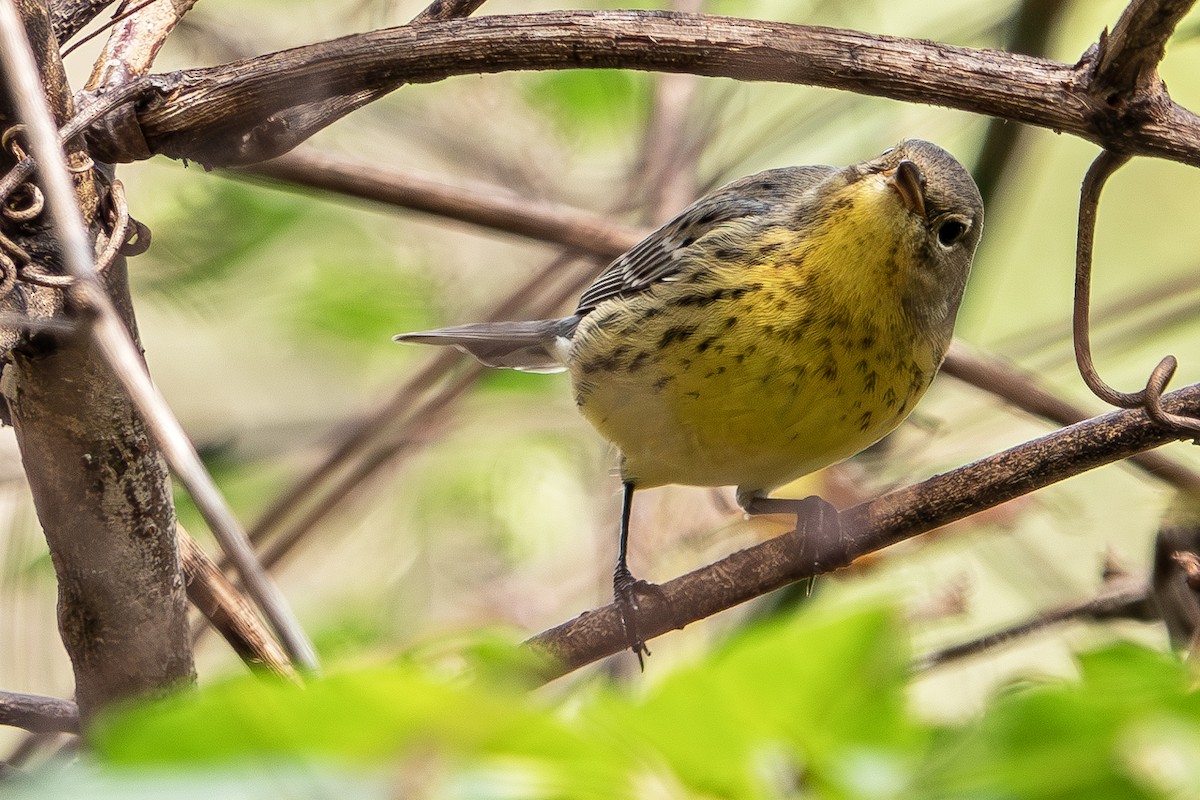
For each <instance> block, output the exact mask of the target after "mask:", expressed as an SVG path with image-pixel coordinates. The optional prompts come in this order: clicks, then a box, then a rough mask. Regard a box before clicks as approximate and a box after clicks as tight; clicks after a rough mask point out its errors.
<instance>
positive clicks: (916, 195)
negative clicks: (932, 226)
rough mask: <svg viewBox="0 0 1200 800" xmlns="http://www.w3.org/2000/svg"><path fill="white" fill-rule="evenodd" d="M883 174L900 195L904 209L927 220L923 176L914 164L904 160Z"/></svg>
mask: <svg viewBox="0 0 1200 800" xmlns="http://www.w3.org/2000/svg"><path fill="white" fill-rule="evenodd" d="M883 174H884V175H885V176H886V177H887V178H888V182H889V183H890V184H891V186H892V188H893V189H895V190H896V191H897V192H898V193H899V194H900V200H901V202H903V203H904V207H905V208H907V209H908V210H909V211H911V212H913V213H914V214H920V215H921V217H922V218H924V219H929V214H928V213H927V212H926V210H925V176H924V175H922V174H921V170H920V169H919V168H918V167H917V165H916V164H914V163H913V162H911V161H909V160H908V159H905V160H904V161H901V162H900V163H899V164H897V165H896V168H895V169H889V170H886V171H884V173H883Z"/></svg>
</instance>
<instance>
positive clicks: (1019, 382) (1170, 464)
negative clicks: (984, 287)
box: [942, 339, 1200, 490]
mask: <svg viewBox="0 0 1200 800" xmlns="http://www.w3.org/2000/svg"><path fill="white" fill-rule="evenodd" d="M942 372H944V373H945V374H947V375H950V376H952V377H954V378H957V379H958V380H960V381H963V382H964V383H968V384H970V385H971V386H974V387H976V388H978V389H982V390H983V391H985V392H988V393H990V394H992V395H995V396H996V397H999V398H1001V399H1003V400H1005V401H1006V402H1008V403H1010V404H1011V405H1012V406H1014V407H1015V408H1019V409H1021V410H1022V411H1024V412H1026V413H1028V414H1033V415H1034V416H1037V417H1041V418H1042V419H1046V420H1049V421H1051V422H1053V423H1055V424H1057V425H1073V424H1074V423H1076V422H1079V421H1081V420H1085V419H1087V418H1088V417H1089V416H1090V414H1089V413H1088V412H1087V411H1085V410H1084V409H1082V408H1080V407H1079V406H1076V405H1075V404H1074V403H1071V402H1069V401H1067V400H1064V399H1063V398H1062V397H1059V396H1058V395H1056V394H1054V393H1052V392H1049V391H1047V390H1046V389H1045V388H1044V387H1043V386H1041V384H1040V383H1038V381H1037V379H1036V378H1035V377H1034V376H1033V375H1030V374H1028V373H1026V372H1024V371H1022V370H1020V369H1018V368H1017V367H1015V366H1013V365H1012V364H1009V363H1008V362H1006V361H1003V360H1002V359H999V358H996V357H994V356H988V355H985V354H983V353H979V352H977V351H975V350H973V349H971V348H970V347H968V346H967V345H966V344H964V343H963V342H961V341H959V340H957V339H956V340H954V342H953V343H951V345H950V351H949V352H948V353H946V361H945V362H944V363H943V364H942ZM1126 460H1127V461H1128V462H1129V463H1130V464H1134V465H1136V466H1138V467H1140V468H1141V469H1143V470H1145V472H1146V473H1147V474H1148V475H1150V477H1152V478H1157V479H1158V480H1160V481H1162V482H1164V483H1167V484H1170V485H1171V486H1174V487H1176V488H1177V489H1183V490H1200V474H1197V473H1195V472H1193V471H1192V470H1191V469H1188V468H1187V467H1186V466H1184V465H1183V464H1180V463H1179V462H1178V461H1174V460H1172V459H1171V458H1168V457H1167V456H1166V455H1164V454H1162V453H1158V452H1154V451H1151V452H1147V453H1138V454H1137V455H1133V456H1130V457H1129V458H1128V459H1126Z"/></svg>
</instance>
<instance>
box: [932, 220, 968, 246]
mask: <svg viewBox="0 0 1200 800" xmlns="http://www.w3.org/2000/svg"><path fill="white" fill-rule="evenodd" d="M966 232H967V224H966V223H965V222H963V221H962V220H959V219H948V220H946V221H945V222H943V223H942V224H941V225H939V226H938V230H937V237H938V241H939V242H941V244H942V247H953V246H954V245H956V244H958V241H959V240H960V239H962V237H963V235H964V234H965V233H966Z"/></svg>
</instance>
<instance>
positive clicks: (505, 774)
mask: <svg viewBox="0 0 1200 800" xmlns="http://www.w3.org/2000/svg"><path fill="white" fill-rule="evenodd" d="M897 623H898V621H897V619H896V618H895V615H893V614H892V613H890V612H887V611H883V610H879V609H855V610H849V609H847V608H846V607H845V605H841V606H840V607H839V608H837V609H834V608H831V607H830V606H829V604H824V605H822V604H818V606H817V607H815V608H810V609H809V610H807V611H806V612H804V613H803V614H800V615H796V616H794V617H792V618H790V619H775V620H772V621H770V622H767V623H763V624H760V625H758V626H756V627H753V628H751V629H749V630H745V631H742V632H741V633H739V634H738V635H737V636H736V637H734V638H733V639H732V640H730V641H729V642H727V643H726V644H725V645H724V646H723V647H721V648H719V649H718V650H717V651H716V652H714V653H712V654H710V655H708V656H707V657H705V658H704V659H702V660H701V661H699V662H698V663H696V664H694V665H692V666H689V667H685V668H682V669H678V670H676V671H674V672H673V673H671V674H667V675H664V676H662V677H661V679H660V680H658V681H657V683H656V685H653V686H650V687H648V688H645V689H644V690H641V689H639V690H637V691H633V692H630V691H621V690H618V689H617V688H615V687H612V686H600V687H598V688H596V689H595V690H593V691H591V692H585V693H584V694H583V695H582V696H575V697H573V698H572V699H570V700H568V701H565V702H556V701H552V700H548V699H545V698H541V697H539V696H538V695H536V694H535V695H530V694H527V693H525V692H523V691H522V690H521V689H520V688H519V687H518V686H517V684H516V683H515V682H513V681H504V680H499V679H497V674H498V673H500V672H505V671H507V672H508V674H509V677H510V678H511V677H512V674H513V670H519V669H520V666H519V665H517V666H514V664H513V662H512V653H511V650H506V651H501V650H498V649H497V648H496V647H494V646H488V647H479V648H474V649H473V650H472V651H471V656H472V658H473V659H474V662H473V666H472V667H469V668H468V669H466V670H461V671H457V672H455V673H454V674H447V672H446V670H445V669H444V668H442V669H437V668H435V667H434V666H433V665H431V664H429V663H422V662H419V661H418V660H415V659H411V658H410V659H406V660H404V661H402V662H399V663H395V664H392V665H390V666H384V667H373V668H369V669H362V670H357V671H352V672H344V673H340V674H335V675H331V676H328V677H325V678H321V679H316V680H314V681H312V682H311V683H309V684H308V685H307V686H306V687H304V688H299V687H296V686H293V685H290V684H286V683H278V682H273V681H262V680H258V679H254V678H250V677H246V678H242V679H238V680H234V681H229V682H226V683H222V684H219V685H214V686H211V687H208V688H206V689H203V690H201V691H199V692H195V693H188V694H181V695H177V696H175V697H172V698H168V699H166V700H162V701H159V702H154V703H149V704H145V705H141V706H137V707H133V708H129V709H126V710H124V711H122V712H119V713H117V714H114V715H111V716H110V717H109V718H107V719H106V720H103V721H102V722H101V723H100V724H99V725H98V726H97V727H96V729H95V730H93V732H92V741H93V743H94V744H95V747H96V759H95V763H94V764H92V765H91V766H90V767H89V768H88V769H87V770H80V771H77V772H75V774H77V775H84V776H86V779H87V781H88V786H89V792H92V791H93V790H95V791H98V792H100V794H89V796H93V797H95V796H101V797H105V796H116V795H115V794H104V792H103V791H101V790H102V788H103V787H105V786H107V787H109V791H111V792H115V791H116V790H117V789H118V788H121V789H124V790H125V791H127V792H128V793H127V794H125V795H122V796H124V797H129V798H140V797H151V796H157V795H154V794H153V792H154V791H167V790H168V789H171V788H172V787H175V786H177V785H178V786H183V787H187V786H188V785H189V784H191V785H192V788H193V789H194V788H195V784H204V785H218V786H224V785H226V784H232V782H233V780H234V778H235V777H236V776H238V775H246V774H254V773H257V776H256V780H254V781H252V782H250V783H248V784H245V785H244V786H242V787H241V788H240V789H238V790H234V791H232V792H231V793H228V794H225V793H222V794H221V797H223V798H224V797H228V798H240V797H262V796H282V795H279V794H272V793H271V791H266V792H264V791H263V790H264V788H266V789H271V790H274V791H284V790H285V788H286V792H287V794H286V796H288V797H293V796H295V797H309V796H311V797H336V796H342V797H348V796H351V795H349V794H338V792H345V791H348V790H349V789H350V788H353V789H354V791H355V794H354V795H353V796H355V797H373V796H389V795H388V794H387V793H388V792H389V791H391V792H394V793H395V794H393V795H390V796H403V797H416V798H423V797H429V798H434V797H436V798H447V799H449V800H456V799H457V798H463V799H464V800H466V798H510V797H511V798H517V797H521V798H630V797H648V798H747V799H751V798H763V799H764V800H765V799H766V798H837V799H838V800H883V799H884V798H980V799H984V798H988V799H991V798H997V799H999V798H1005V799H1011V800H1035V799H1037V800H1043V799H1044V800H1050V799H1051V798H1060V799H1062V800H1066V799H1067V798H1080V799H1081V800H1082V799H1083V798H1106V799H1107V798H1184V797H1195V796H1196V792H1197V791H1198V790H1200V782H1198V781H1200V778H1198V776H1197V774H1196V772H1195V771H1194V770H1193V769H1192V767H1194V766H1195V765H1196V764H1197V763H1200V696H1198V695H1197V694H1196V693H1194V692H1191V691H1190V690H1189V686H1190V684H1191V680H1192V679H1191V677H1190V675H1189V674H1188V671H1187V670H1186V668H1185V667H1184V666H1182V665H1181V664H1180V663H1179V662H1177V661H1176V660H1174V659H1173V658H1171V657H1170V656H1167V655H1164V654H1162V653H1158V652H1153V651H1149V650H1146V649H1143V648H1140V647H1137V646H1134V645H1130V644H1117V645H1113V646H1110V647H1107V648H1104V649H1100V650H1096V651H1094V652H1090V653H1087V654H1084V655H1082V656H1080V657H1079V662H1078V663H1079V672H1080V677H1079V679H1078V681H1075V682H1054V683H1044V684H1040V685H1037V684H1026V685H1024V686H1022V687H1019V688H1013V689H1010V690H1009V691H1008V692H1007V693H1005V694H1002V695H1001V696H999V697H998V698H996V699H994V700H993V701H992V702H991V704H990V706H989V708H987V709H986V711H985V712H984V713H983V715H982V718H981V719H980V720H979V722H978V723H977V724H969V725H964V726H961V727H944V726H943V727H938V726H934V725H931V724H929V723H928V722H926V721H924V720H922V719H921V718H920V717H919V716H917V715H914V714H913V713H912V712H911V711H910V710H909V708H908V705H907V703H906V697H905V691H906V686H907V683H908V680H909V676H908V674H907V671H908V667H907V663H908V661H907V652H906V650H907V648H906V644H905V639H904V636H903V634H902V632H901V630H902V628H901V626H899V625H898V624H897ZM650 669H651V672H653V670H654V665H653V662H651V667H650ZM655 677H657V676H655ZM643 680H646V679H643ZM166 769H170V771H171V772H170V775H171V777H170V778H167V777H165V776H166V775H167V773H166V772H164V770H166ZM71 774H72V771H71V770H68V771H67V772H66V773H65V774H64V773H61V772H57V771H53V770H51V771H47V774H45V775H34V776H32V777H31V778H30V779H28V780H27V781H24V782H23V783H17V784H15V785H14V786H15V789H16V791H15V793H14V794H10V795H9V796H10V797H13V798H21V799H22V800H24V798H32V797H39V798H57V797H67V796H69V795H70V793H71V790H72V788H77V787H74V786H73V784H72V779H71V777H70V776H71ZM272 776H274V777H272ZM339 776H340V777H339ZM214 781H215V783H214ZM272 781H275V783H272ZM330 784H332V785H334V786H335V787H338V788H335V789H333V790H332V793H330V790H328V788H327V787H328V786H329V785H330ZM360 791H362V792H365V794H359V792H360ZM171 796H179V795H175V794H172V795H171ZM183 796H188V795H186V794H185V795H183Z"/></svg>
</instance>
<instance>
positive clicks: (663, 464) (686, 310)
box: [395, 139, 983, 662]
mask: <svg viewBox="0 0 1200 800" xmlns="http://www.w3.org/2000/svg"><path fill="white" fill-rule="evenodd" d="M982 230H983V201H982V198H981V197H980V194H979V189H978V187H977V186H976V185H975V181H974V180H973V179H972V177H971V174H970V172H968V170H967V169H966V168H965V167H964V166H963V165H962V164H961V163H959V162H958V160H956V159H955V158H954V156H952V155H951V154H950V153H948V152H947V151H945V150H943V149H942V148H941V147H938V146H937V145H935V144H932V143H930V142H926V141H922V140H919V139H909V140H905V141H902V142H900V143H899V144H897V145H896V146H894V147H892V148H890V149H888V150H886V151H885V152H883V153H882V154H881V155H879V156H877V157H874V158H871V159H868V160H865V161H862V162H859V163H856V164H851V165H849V166H845V167H833V166H795V167H782V168H776V169H768V170H765V171H763V172H759V173H756V174H753V175H750V176H747V177H744V178H741V179H740V180H736V181H734V182H732V183H729V184H727V185H725V186H723V187H721V188H719V189H717V190H715V191H713V192H712V193H710V194H708V195H706V196H704V197H702V198H700V199H699V200H697V201H696V202H695V203H693V204H692V205H691V206H689V207H687V208H686V209H684V210H683V211H682V212H680V213H679V214H678V215H677V216H675V217H674V218H673V219H671V220H670V221H668V222H667V223H665V224H664V225H662V226H661V227H660V228H658V229H657V230H655V231H654V232H653V233H651V234H649V235H648V236H647V237H646V238H645V239H643V240H642V241H641V242H639V243H638V244H637V245H635V246H634V247H632V248H631V249H630V250H628V251H627V252H626V253H624V254H623V255H621V256H619V257H618V258H616V259H615V260H614V261H612V262H611V264H609V266H608V267H607V268H606V269H604V270H603V272H602V273H601V274H600V276H599V277H598V278H597V279H596V280H595V282H594V283H593V284H592V285H591V286H590V288H588V289H587V290H586V291H585V292H584V293H583V295H582V297H581V298H580V299H579V302H578V304H577V306H576V308H575V310H574V312H573V313H571V314H570V315H568V316H565V317H561V318H558V319H549V320H535V321H519V322H488V323H475V324H464V325H456V326H452V327H446V328H440V329H437V330H428V331H418V332H414V333H404V334H400V335H397V336H396V337H395V339H396V340H397V341H400V342H411V343H420V344H429V345H449V346H453V347H456V348H458V349H459V350H462V351H464V352H466V353H469V354H470V355H472V356H474V357H475V358H476V359H478V360H479V361H480V362H482V363H483V364H485V365H487V366H492V367H507V368H512V369H518V370H526V371H531V372H556V371H563V370H565V371H567V372H569V374H570V378H571V383H572V388H573V393H574V398H575V402H576V405H577V407H578V409H579V411H580V412H581V413H582V415H583V416H584V417H585V418H586V419H587V420H588V421H589V422H590V423H591V424H592V425H593V426H594V427H595V428H596V430H597V431H599V433H600V434H601V435H602V436H603V437H604V438H605V439H607V440H608V441H609V442H611V443H612V444H614V445H615V446H616V448H617V450H618V451H619V452H620V469H619V471H620V477H621V484H622V489H623V502H622V510H621V519H620V539H619V547H618V556H617V564H616V568H615V569H614V572H613V590H614V598H615V600H616V603H617V607H618V610H619V611H620V613H621V619H622V623H623V625H624V627H625V633H626V638H627V642H628V644H629V647H630V649H631V650H633V652H634V653H635V654H636V655H637V656H638V659H639V662H641V660H642V656H643V654H645V655H649V650H648V649H647V648H646V645H645V642H644V641H643V640H642V637H641V636H640V634H639V632H638V626H637V613H638V609H639V606H638V595H639V594H642V593H644V592H645V591H647V590H651V589H653V588H655V587H654V586H653V584H648V583H646V582H644V581H639V580H636V579H635V578H634V577H633V576H632V574H631V572H630V570H629V566H628V546H629V536H630V531H629V525H630V513H631V509H632V502H633V495H634V492H635V491H637V490H641V489H646V488H651V487H656V486H662V485H665V484H685V485H693V486H728V485H733V486H736V487H737V501H738V504H739V505H740V506H741V507H742V508H743V509H744V510H746V511H747V512H748V513H763V512H768V511H772V510H779V504H778V502H776V503H774V504H773V503H772V498H770V497H769V493H770V492H771V491H772V490H774V489H776V488H778V487H780V486H782V485H783V484H785V483H788V482H790V481H792V480H794V479H796V478H799V477H801V476H803V475H807V474H809V473H812V472H815V471H816V470H819V469H822V468H824V467H827V466H829V465H831V464H835V463H837V462H839V461H842V460H844V459H846V458H849V457H850V456H852V455H854V454H855V453H858V452H860V451H862V450H864V449H865V448H867V447H869V446H870V445H872V444H873V443H875V442H877V441H878V440H880V439H881V438H883V437H884V436H886V435H887V434H888V433H890V432H891V431H893V430H894V429H895V428H896V427H897V426H898V425H899V424H900V423H901V422H902V421H903V420H904V419H905V418H906V417H907V416H908V414H909V413H910V412H911V411H912V409H913V406H914V405H915V404H916V402H917V401H918V400H919V399H920V397H921V396H922V395H923V394H924V392H925V390H926V389H927V388H928V387H929V384H930V382H931V381H932V380H933V377H934V375H935V374H936V372H937V370H938V368H939V366H940V365H941V362H942V360H943V358H944V356H945V353H946V349H947V347H948V346H949V344H950V340H951V337H952V334H953V329H954V323H955V318H956V316H957V313H958V308H959V305H960V303H961V300H962V297H963V292H964V289H965V287H966V282H967V277H968V274H969V272H970V266H971V262H972V259H973V257H974V254H975V250H976V248H977V246H978V244H979V239H980V235H981V233H982ZM812 499H814V500H818V498H812ZM820 502H821V503H822V504H824V506H827V510H828V511H829V512H830V514H831V516H830V514H826V515H825V518H826V519H833V520H835V522H836V510H835V509H833V508H832V506H829V505H828V504H825V503H824V501H820ZM806 530H807V529H806Z"/></svg>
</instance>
